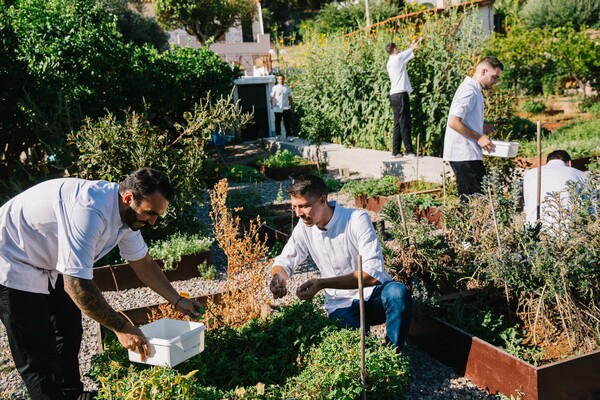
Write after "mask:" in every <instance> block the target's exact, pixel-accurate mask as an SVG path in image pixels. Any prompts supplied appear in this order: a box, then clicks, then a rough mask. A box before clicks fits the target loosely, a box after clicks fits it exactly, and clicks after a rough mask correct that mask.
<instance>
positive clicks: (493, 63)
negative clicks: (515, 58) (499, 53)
mask: <svg viewBox="0 0 600 400" xmlns="http://www.w3.org/2000/svg"><path fill="white" fill-rule="evenodd" d="M482 63H486V64H487V65H489V66H490V67H492V68H500V69H501V70H504V65H502V63H501V62H500V60H498V59H497V58H496V57H492V56H487V57H483V58H482V59H481V61H479V63H477V65H479V64H482Z"/></svg>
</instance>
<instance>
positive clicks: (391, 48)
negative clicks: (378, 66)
mask: <svg viewBox="0 0 600 400" xmlns="http://www.w3.org/2000/svg"><path fill="white" fill-rule="evenodd" d="M397 48H398V46H396V43H393V42H392V43H388V44H387V45H386V46H385V51H387V53H388V54H392V52H393V51H394V49H397Z"/></svg>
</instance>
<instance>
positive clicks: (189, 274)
mask: <svg viewBox="0 0 600 400" xmlns="http://www.w3.org/2000/svg"><path fill="white" fill-rule="evenodd" d="M204 261H206V262H207V263H210V262H211V255H210V251H204V252H202V253H197V254H192V255H186V256H182V257H181V261H180V262H179V263H178V264H177V268H175V269H174V270H170V271H165V275H166V277H167V279H168V280H169V281H170V282H174V281H182V280H186V279H191V278H198V277H199V276H200V273H199V272H198V265H200V264H202V263H203V262H204ZM156 262H158V264H159V265H160V266H161V268H162V266H163V262H162V261H161V260H156ZM94 283H96V285H98V288H100V290H101V291H103V292H109V291H118V290H125V289H133V288H139V287H144V286H146V285H144V284H143V283H142V281H141V280H140V279H139V278H138V276H137V275H136V274H135V272H133V269H131V266H130V265H129V264H116V265H106V266H104V267H96V268H94Z"/></svg>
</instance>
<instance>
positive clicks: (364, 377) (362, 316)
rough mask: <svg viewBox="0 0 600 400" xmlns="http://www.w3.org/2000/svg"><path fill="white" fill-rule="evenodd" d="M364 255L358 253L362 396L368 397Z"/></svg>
mask: <svg viewBox="0 0 600 400" xmlns="http://www.w3.org/2000/svg"><path fill="white" fill-rule="evenodd" d="M362 275H363V269H362V256H361V255H360V254H359V255H358V299H359V314H360V385H361V387H362V398H363V400H366V399H367V391H366V388H367V371H366V369H365V301H364V295H363V276H362Z"/></svg>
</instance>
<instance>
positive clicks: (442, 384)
mask: <svg viewBox="0 0 600 400" xmlns="http://www.w3.org/2000/svg"><path fill="white" fill-rule="evenodd" d="M331 177H334V178H337V179H340V178H339V176H337V175H336V173H335V172H332V173H331ZM356 178H359V176H356V175H353V176H351V177H350V179H356ZM280 185H281V187H282V188H283V191H284V193H286V191H287V188H288V187H289V185H291V180H287V181H283V182H276V181H271V180H269V179H267V180H265V182H264V183H262V184H260V185H257V188H258V189H259V190H260V192H261V196H262V199H263V202H264V203H265V204H269V203H271V202H273V201H275V199H276V197H277V193H278V191H279V190H280ZM244 186H245V185H244V184H231V185H230V187H231V188H232V189H235V188H236V187H244ZM330 200H336V201H338V203H340V204H342V205H345V206H348V207H354V201H353V199H351V198H349V196H348V195H346V194H344V193H332V194H330ZM209 207H210V204H209V202H208V196H205V203H204V205H203V206H202V207H201V210H200V212H201V214H203V215H204V216H205V218H207V222H209V220H208V209H209ZM371 217H372V218H373V219H377V218H378V216H377V215H376V214H373V215H371ZM212 252H213V254H212V256H213V262H214V264H215V265H216V266H217V267H218V270H219V272H220V276H219V277H220V278H221V279H219V280H214V281H210V280H205V279H202V278H194V279H190V280H187V281H178V282H174V283H173V286H174V287H175V288H176V289H177V290H178V291H180V292H187V293H190V295H191V296H202V295H206V294H210V293H215V292H219V291H222V290H223V289H224V286H225V281H224V280H223V277H224V272H225V269H226V259H225V256H224V255H223V253H222V251H221V250H220V249H219V248H218V247H217V246H216V245H214V246H213V249H212ZM315 275H317V270H316V267H315V266H314V264H312V262H311V261H310V260H308V261H307V262H305V263H304V264H303V265H302V266H301V267H300V268H299V269H298V272H297V273H296V274H295V275H293V276H292V277H291V278H290V280H289V287H288V289H289V293H290V294H288V296H286V297H284V298H283V299H279V300H274V305H282V304H285V303H286V302H289V301H290V300H292V298H293V297H295V296H294V295H293V293H294V292H295V288H296V287H297V286H298V285H300V284H301V283H302V282H304V281H305V280H306V279H308V278H309V277H312V276H315ZM267 285H268V283H267V282H265V287H267ZM103 294H104V296H105V298H106V300H107V301H108V303H109V304H110V305H111V306H112V307H113V308H115V309H117V310H118V309H127V308H135V307H142V306H145V305H148V304H155V303H160V302H163V301H164V299H162V297H160V296H159V295H158V294H156V293H154V292H153V291H152V290H150V289H148V288H139V289H129V290H124V291H120V292H104V293H103ZM83 324H84V338H83V342H82V348H81V351H80V355H79V359H80V369H81V373H82V376H84V374H85V373H86V372H87V371H88V369H89V367H90V360H91V357H92V355H93V354H96V352H97V351H98V349H97V340H98V339H97V328H98V324H97V323H96V322H95V321H92V320H90V319H89V318H87V317H85V316H84V318H83ZM383 332H384V331H383V328H382V327H379V329H378V330H375V331H374V333H375V334H378V335H382V334H383ZM404 352H405V353H406V354H407V355H408V356H409V358H410V360H411V373H410V383H409V385H408V387H407V391H406V397H405V398H406V399H407V400H426V399H427V400H428V399H431V400H447V399H467V400H468V399H471V400H476V399H497V398H499V397H498V396H495V395H491V394H488V393H487V392H486V391H485V390H483V389H481V388H478V387H477V386H475V385H473V384H472V383H471V382H470V381H469V380H468V379H465V378H463V377H461V376H458V375H457V374H456V373H455V372H454V371H453V370H452V368H450V367H448V366H446V365H444V364H442V363H440V362H439V361H437V360H435V359H434V358H432V357H430V356H429V355H427V354H426V353H425V352H423V351H422V350H420V349H419V348H418V347H417V346H415V345H414V344H413V343H411V342H410V341H408V342H407V344H406V346H405V349H404ZM83 380H84V385H85V388H86V390H91V389H96V387H95V386H94V383H93V382H92V381H90V380H89V379H87V378H83ZM0 399H7V400H17V399H19V400H28V399H30V398H29V396H28V395H27V391H26V389H25V386H24V384H23V381H22V380H21V377H20V376H19V374H18V373H17V371H16V370H15V366H14V363H13V361H12V356H11V354H10V349H9V348H8V341H7V338H6V333H5V330H4V326H3V325H2V324H0Z"/></svg>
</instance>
